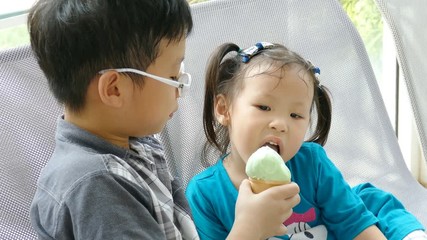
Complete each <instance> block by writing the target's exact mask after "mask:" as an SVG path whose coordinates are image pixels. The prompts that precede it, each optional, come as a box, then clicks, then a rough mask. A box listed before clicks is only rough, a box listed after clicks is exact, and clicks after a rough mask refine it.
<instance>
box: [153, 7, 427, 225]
mask: <svg viewBox="0 0 427 240" xmlns="http://www.w3.org/2000/svg"><path fill="white" fill-rule="evenodd" d="M192 10H193V16H194V26H195V27H194V31H193V32H192V33H191V35H190V36H189V38H188V41H187V49H186V60H185V61H186V71H187V72H189V73H191V74H192V75H193V84H192V87H191V90H190V93H189V96H186V97H185V98H183V99H181V100H180V102H179V103H180V108H179V111H178V112H177V114H175V115H174V117H173V119H172V120H171V121H170V122H169V123H168V125H167V127H166V129H165V131H163V133H162V135H161V137H162V139H163V141H164V142H165V144H166V147H167V150H168V151H167V152H166V154H167V157H168V158H169V159H170V160H171V166H172V167H173V168H174V169H176V170H177V171H176V174H178V175H179V176H180V177H181V178H182V181H183V182H184V183H185V184H186V183H188V180H189V179H190V178H191V177H192V176H193V175H194V174H195V173H197V172H199V171H201V170H202V169H203V168H204V166H203V165H202V163H201V154H202V148H203V144H204V141H205V137H204V134H203V126H202V105H203V91H204V71H205V68H206V62H207V60H208V57H209V56H210V53H211V52H212V51H213V50H214V48H215V47H217V46H218V45H220V44H222V43H225V42H234V43H236V44H238V45H239V46H241V47H242V48H244V47H248V46H251V45H253V44H255V43H256V42H259V41H269V42H278V43H282V44H284V45H286V46H288V47H289V48H290V49H292V50H295V51H296V52H298V53H300V54H301V55H302V56H304V57H305V58H307V59H310V60H311V61H312V62H313V63H314V64H315V65H317V66H319V67H320V69H321V75H320V78H321V82H322V84H324V85H325V86H327V87H328V88H329V89H330V91H331V93H332V98H333V117H332V129H331V133H330V137H329V140H328V142H327V143H326V146H325V148H326V150H327V152H328V155H329V156H330V158H331V159H332V160H333V161H334V163H335V164H336V165H337V166H338V167H339V168H340V169H341V170H342V172H343V174H344V176H345V178H346V179H347V180H348V181H349V183H350V184H351V185H356V184H358V183H362V182H371V183H373V184H374V185H376V186H377V187H380V188H382V189H384V190H385V191H389V192H392V193H393V194H395V195H396V196H397V197H398V198H399V199H400V200H401V201H402V202H403V203H404V205H405V206H406V207H407V208H408V209H409V210H410V211H411V212H412V213H414V214H415V215H416V216H417V217H418V218H419V219H420V220H421V221H422V222H423V224H424V225H427V190H426V189H425V188H423V187H422V186H421V185H420V184H419V183H418V182H417V181H416V180H415V179H414V178H413V177H412V175H411V173H410V172H409V170H408V169H407V167H406V165H405V163H404V159H403V157H402V154H401V152H400V148H399V145H398V142H397V138H396V136H395V134H394V130H393V128H392V125H391V123H390V120H389V118H388V115H387V112H386V109H385V106H384V102H383V100H382V97H381V93H380V91H379V88H378V85H377V82H376V79H375V76H374V73H373V70H372V67H371V64H370V62H369V59H368V56H367V53H366V50H365V47H364V45H363V42H362V40H361V38H360V36H359V34H358V32H357V30H356V29H355V27H354V25H353V24H352V23H351V21H350V19H349V17H348V16H347V14H346V13H345V12H344V10H343V9H342V6H341V5H340V3H339V2H338V1H336V0H262V1H260V0H232V1H231V0H216V1H208V2H204V3H199V4H195V5H193V8H192ZM177 143H179V144H177ZM216 160H217V156H214V155H212V156H211V157H210V159H209V161H210V163H214V162H216Z"/></svg>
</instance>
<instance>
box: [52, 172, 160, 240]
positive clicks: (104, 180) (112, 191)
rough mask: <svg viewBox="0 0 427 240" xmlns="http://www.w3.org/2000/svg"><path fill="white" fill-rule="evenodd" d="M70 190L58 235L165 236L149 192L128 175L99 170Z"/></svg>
mask: <svg viewBox="0 0 427 240" xmlns="http://www.w3.org/2000/svg"><path fill="white" fill-rule="evenodd" d="M67 194H68V196H66V197H65V198H64V199H66V200H65V202H64V203H62V204H60V207H59V211H58V215H57V218H58V219H57V223H58V226H57V228H56V231H55V232H56V234H57V236H55V238H56V239H68V238H69V237H70V236H74V238H75V239H165V236H164V235H163V234H162V230H161V229H160V226H159V224H158V223H157V222H156V221H155V218H154V215H153V214H154V209H153V206H152V203H151V198H150V195H149V193H148V192H147V191H145V190H144V189H142V188H140V187H138V186H136V185H135V184H133V183H131V182H129V181H127V180H126V179H123V178H121V177H119V176H115V175H112V174H110V173H99V172H98V173H97V174H95V175H92V176H88V177H87V178H86V179H84V180H82V181H81V182H80V183H79V184H78V185H77V186H75V187H74V188H73V189H72V190H71V191H70V192H69V193H67Z"/></svg>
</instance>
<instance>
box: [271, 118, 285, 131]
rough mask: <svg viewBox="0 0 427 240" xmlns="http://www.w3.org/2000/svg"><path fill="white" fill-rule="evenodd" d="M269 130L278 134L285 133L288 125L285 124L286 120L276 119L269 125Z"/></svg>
mask: <svg viewBox="0 0 427 240" xmlns="http://www.w3.org/2000/svg"><path fill="white" fill-rule="evenodd" d="M270 128H272V129H274V130H276V131H278V132H287V131H288V125H287V124H286V120H285V118H283V117H280V118H276V119H274V120H273V121H272V122H271V123H270Z"/></svg>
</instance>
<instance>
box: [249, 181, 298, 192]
mask: <svg viewBox="0 0 427 240" xmlns="http://www.w3.org/2000/svg"><path fill="white" fill-rule="evenodd" d="M249 182H250V183H251V188H252V192H254V193H260V192H262V191H264V190H267V189H269V188H271V187H274V186H280V185H283V184H288V183H290V182H289V181H284V182H281V181H263V180H258V179H253V178H249Z"/></svg>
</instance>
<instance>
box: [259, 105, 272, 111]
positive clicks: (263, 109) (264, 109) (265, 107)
mask: <svg viewBox="0 0 427 240" xmlns="http://www.w3.org/2000/svg"><path fill="white" fill-rule="evenodd" d="M258 108H259V109H260V110H262V111H270V110H271V108H270V107H268V106H262V105H260V106H258Z"/></svg>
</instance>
